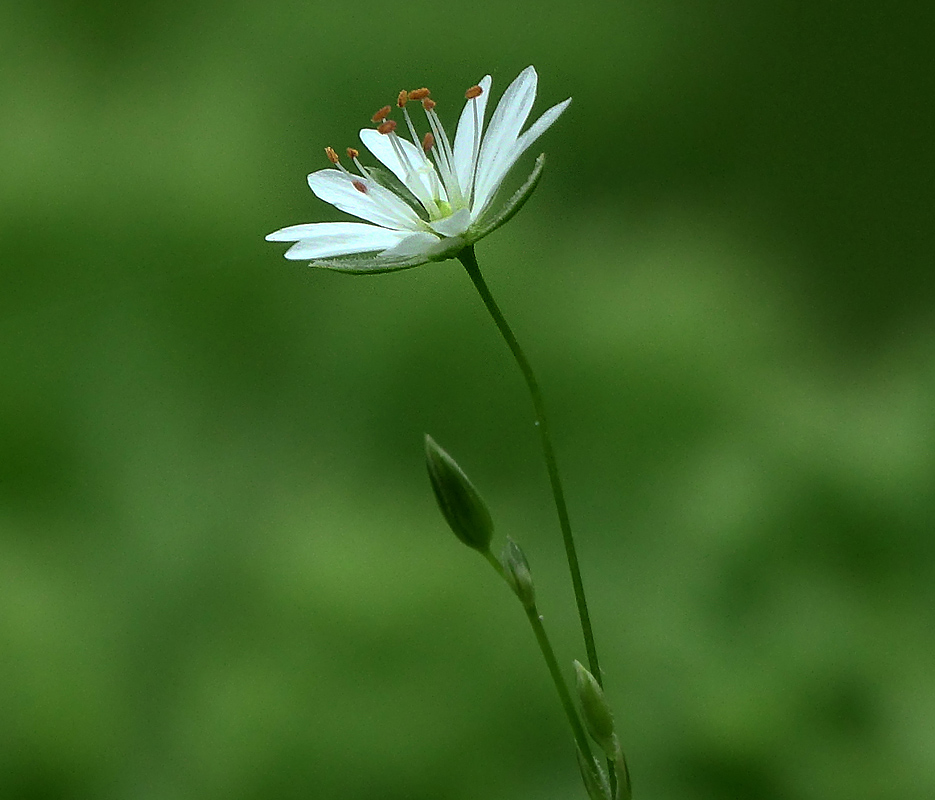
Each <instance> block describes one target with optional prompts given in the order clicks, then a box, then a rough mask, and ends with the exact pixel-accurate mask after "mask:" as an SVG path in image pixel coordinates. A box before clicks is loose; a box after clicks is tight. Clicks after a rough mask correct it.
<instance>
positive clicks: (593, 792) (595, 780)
mask: <svg viewBox="0 0 935 800" xmlns="http://www.w3.org/2000/svg"><path fill="white" fill-rule="evenodd" d="M575 752H576V753H577V754H578V768H579V769H580V770H581V780H583V781H584V788H585V790H586V791H587V793H588V797H590V798H591V800H611V796H610V785H609V784H608V783H607V776H606V775H605V774H604V770H602V769H601V766H600V764H598V763H597V762H596V761H595V760H594V759H593V758H588V756H586V755H585V754H584V753H582V752H581V748H580V747H576V748H575Z"/></svg>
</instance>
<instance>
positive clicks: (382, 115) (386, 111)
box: [370, 106, 392, 122]
mask: <svg viewBox="0 0 935 800" xmlns="http://www.w3.org/2000/svg"><path fill="white" fill-rule="evenodd" d="M390 111H392V109H391V108H390V107H389V106H383V108H381V109H380V110H379V111H378V112H377V113H376V114H374V115H373V116H372V117H371V118H370V121H371V122H383V120H385V119H386V118H387V117H388V116H389V115H390Z"/></svg>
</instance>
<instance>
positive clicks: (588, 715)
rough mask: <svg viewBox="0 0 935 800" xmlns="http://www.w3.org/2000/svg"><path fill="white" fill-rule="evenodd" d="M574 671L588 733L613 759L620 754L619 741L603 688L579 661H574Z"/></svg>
mask: <svg viewBox="0 0 935 800" xmlns="http://www.w3.org/2000/svg"><path fill="white" fill-rule="evenodd" d="M575 673H576V688H577V690H578V702H579V703H581V714H582V716H583V717H584V722H585V725H586V726H587V728H588V733H590V734H591V738H593V739H594V741H595V742H597V743H598V744H599V745H600V746H601V749H602V750H603V751H604V752H605V753H606V754H607V757H608V758H609V759H611V760H612V761H614V760H616V759H617V758H618V757H619V756H620V742H619V741H618V740H617V734H616V733H615V732H614V715H613V714H611V713H610V706H608V705H607V700H606V698H605V697H604V690H603V689H601V687H600V684H599V683H598V682H597V680H596V679H595V678H594V676H593V675H592V674H591V673H590V672H588V671H587V670H586V669H585V668H584V667H583V666H582V665H581V663H580V662H579V661H575Z"/></svg>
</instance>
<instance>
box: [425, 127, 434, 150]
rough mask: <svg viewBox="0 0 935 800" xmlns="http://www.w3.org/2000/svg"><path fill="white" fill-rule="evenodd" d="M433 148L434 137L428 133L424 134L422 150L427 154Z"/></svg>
mask: <svg viewBox="0 0 935 800" xmlns="http://www.w3.org/2000/svg"><path fill="white" fill-rule="evenodd" d="M434 146H435V137H434V136H432V134H431V132H430V131H426V132H425V136H423V137H422V149H423V150H424V151H425V152H426V153H428V152H429V151H430V150H431V149H432V148H433V147H434Z"/></svg>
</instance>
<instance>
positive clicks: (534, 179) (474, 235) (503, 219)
mask: <svg viewBox="0 0 935 800" xmlns="http://www.w3.org/2000/svg"><path fill="white" fill-rule="evenodd" d="M543 169H545V153H541V154H540V155H539V157H538V158H537V159H536V164H535V166H534V167H533V168H532V172H531V173H530V174H529V177H528V178H526V181H525V183H523V185H522V186H520V187H519V189H517V190H516V191H515V192H514V193H513V196H512V197H511V198H510V199H509V200H507V202H506V203H504V204H503V205H502V206H501V207H500V209H499V210H498V211H497V213H496V214H494V215H493V216H492V217H489V218H483V217H482V218H481V219H480V220H479V221H478V222H477V223H476V224H475V226H474V227H473V228H472V229H471V230H469V231H468V237H467V238H468V239H469V240H470V243H471V244H473V243H474V242H476V241H478V240H479V239H483V238H484V237H485V236H486V235H487V234H488V233H493V232H494V231H495V230H496V229H497V228H499V227H500V226H501V225H504V224H506V223H507V222H509V221H510V220H511V219H513V217H514V216H515V215H516V213H517V212H518V211H519V210H520V209H521V208H522V207H523V206H524V205H525V203H526V201H527V200H528V199H529V197H530V195H531V194H532V193H533V192H534V191H535V190H536V186H538V185H539V179H540V178H541V177H542V170H543Z"/></svg>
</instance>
